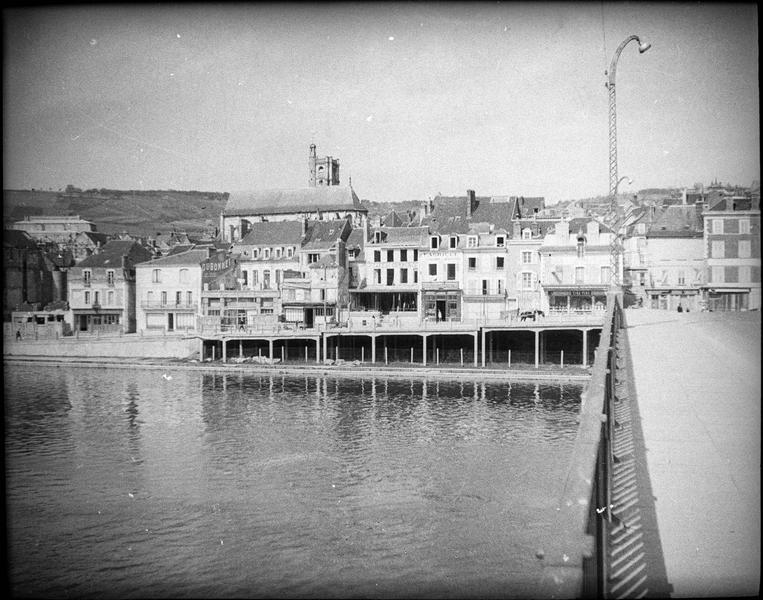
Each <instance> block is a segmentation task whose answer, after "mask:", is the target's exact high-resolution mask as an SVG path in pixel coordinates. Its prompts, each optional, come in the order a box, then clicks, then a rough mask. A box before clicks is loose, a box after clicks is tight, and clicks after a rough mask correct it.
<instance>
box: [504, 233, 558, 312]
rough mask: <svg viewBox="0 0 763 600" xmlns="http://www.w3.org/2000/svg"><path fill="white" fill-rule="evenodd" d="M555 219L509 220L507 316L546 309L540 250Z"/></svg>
mask: <svg viewBox="0 0 763 600" xmlns="http://www.w3.org/2000/svg"><path fill="white" fill-rule="evenodd" d="M559 221H560V219H558V218H548V219H535V218H532V219H518V220H513V221H512V222H511V228H510V229H509V239H508V242H507V244H508V250H509V252H508V257H507V258H508V261H509V262H508V264H507V268H506V273H507V279H506V310H507V312H508V315H507V316H511V315H516V314H518V313H519V312H523V311H528V310H544V311H545V310H547V308H548V302H547V299H546V296H545V294H544V293H543V289H542V288H541V286H540V281H541V260H540V249H541V245H542V244H543V240H544V238H545V236H546V234H547V233H548V232H549V230H553V228H554V225H555V224H556V223H558V222H559Z"/></svg>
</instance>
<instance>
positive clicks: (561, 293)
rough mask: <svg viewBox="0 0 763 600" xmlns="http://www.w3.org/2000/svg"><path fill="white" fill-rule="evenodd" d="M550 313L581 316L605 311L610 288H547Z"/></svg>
mask: <svg viewBox="0 0 763 600" xmlns="http://www.w3.org/2000/svg"><path fill="white" fill-rule="evenodd" d="M545 289H546V291H547V293H548V309H549V313H554V314H560V313H561V314H581V313H591V312H595V311H604V310H606V308H607V290H608V287H607V286H605V285H602V286H587V287H577V286H553V287H552V286H545Z"/></svg>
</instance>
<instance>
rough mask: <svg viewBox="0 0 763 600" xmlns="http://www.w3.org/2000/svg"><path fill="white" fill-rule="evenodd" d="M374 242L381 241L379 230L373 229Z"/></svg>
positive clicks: (378, 242)
mask: <svg viewBox="0 0 763 600" xmlns="http://www.w3.org/2000/svg"><path fill="white" fill-rule="evenodd" d="M374 242H375V243H377V244H380V243H381V231H374ZM377 262H378V261H377Z"/></svg>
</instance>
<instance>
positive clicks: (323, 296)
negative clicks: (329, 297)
mask: <svg viewBox="0 0 763 600" xmlns="http://www.w3.org/2000/svg"><path fill="white" fill-rule="evenodd" d="M319 291H320V300H321V301H322V302H323V301H325V300H326V290H325V289H323V288H321V289H320V290H319Z"/></svg>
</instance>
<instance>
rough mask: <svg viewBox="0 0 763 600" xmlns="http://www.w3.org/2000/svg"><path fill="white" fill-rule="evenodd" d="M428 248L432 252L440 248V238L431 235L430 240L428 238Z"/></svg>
mask: <svg viewBox="0 0 763 600" xmlns="http://www.w3.org/2000/svg"><path fill="white" fill-rule="evenodd" d="M429 247H430V248H431V249H432V250H437V249H438V248H439V247H440V237H439V236H436V235H433V236H432V237H431V238H429Z"/></svg>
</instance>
